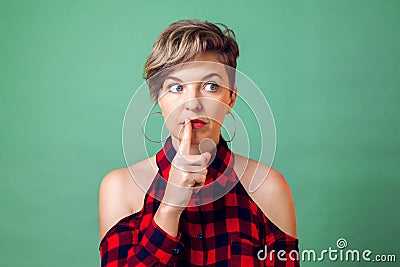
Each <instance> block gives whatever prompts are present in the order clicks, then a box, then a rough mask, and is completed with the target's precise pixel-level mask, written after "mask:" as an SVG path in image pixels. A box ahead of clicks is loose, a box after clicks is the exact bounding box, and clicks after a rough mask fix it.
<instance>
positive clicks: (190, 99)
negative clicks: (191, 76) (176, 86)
mask: <svg viewBox="0 0 400 267" xmlns="http://www.w3.org/2000/svg"><path fill="white" fill-rule="evenodd" d="M187 86H188V88H187V92H188V94H187V99H186V100H185V109H186V110H195V111H199V110H201V109H202V105H201V103H200V99H199V95H198V91H199V90H198V88H197V87H198V85H196V84H195V83H193V84H191V85H189V84H188V85H187Z"/></svg>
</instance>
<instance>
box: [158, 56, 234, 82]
mask: <svg viewBox="0 0 400 267" xmlns="http://www.w3.org/2000/svg"><path fill="white" fill-rule="evenodd" d="M170 79H172V80H180V81H182V82H196V81H204V80H208V79H214V80H215V79H217V80H218V81H220V82H227V81H228V74H227V71H226V66H225V65H224V64H222V63H218V62H210V61H192V62H187V63H181V64H179V65H176V66H174V67H172V68H171V69H170V71H168V75H166V78H165V80H170Z"/></svg>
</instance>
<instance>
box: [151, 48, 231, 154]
mask: <svg viewBox="0 0 400 267" xmlns="http://www.w3.org/2000/svg"><path fill="white" fill-rule="evenodd" d="M200 61H201V62H200ZM236 91H237V88H236V87H235V88H233V91H232V90H230V89H229V79H228V74H227V72H226V67H225V65H223V64H221V62H220V61H219V60H218V58H217V57H216V55H215V54H213V53H205V54H202V55H201V56H199V57H198V58H196V60H195V61H192V62H188V63H184V64H180V65H178V66H177V67H176V68H174V69H173V71H172V72H170V73H168V75H167V76H166V78H165V80H164V82H163V86H162V89H161V90H160V93H159V99H158V103H159V105H160V107H161V110H162V113H163V117H164V120H165V124H166V127H167V128H168V130H169V132H170V133H171V137H172V141H173V143H175V144H176V143H177V140H180V139H181V137H182V129H183V126H184V122H185V120H190V122H191V125H192V140H191V143H192V145H194V147H193V150H194V151H193V152H195V153H197V152H198V151H196V150H198V149H196V148H198V144H199V143H200V142H201V141H202V140H203V139H205V138H210V139H212V140H213V141H214V143H215V144H217V143H218V140H219V135H220V130H221V125H222V123H223V121H224V118H225V116H226V114H227V113H228V112H230V110H231V108H232V107H233V105H234V103H235V100H236Z"/></svg>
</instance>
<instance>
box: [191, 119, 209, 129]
mask: <svg viewBox="0 0 400 267" xmlns="http://www.w3.org/2000/svg"><path fill="white" fill-rule="evenodd" d="M190 123H191V124H192V129H200V128H202V127H203V126H204V125H206V124H207V123H206V122H205V121H203V120H201V119H190Z"/></svg>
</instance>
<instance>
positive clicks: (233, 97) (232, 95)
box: [227, 85, 238, 112]
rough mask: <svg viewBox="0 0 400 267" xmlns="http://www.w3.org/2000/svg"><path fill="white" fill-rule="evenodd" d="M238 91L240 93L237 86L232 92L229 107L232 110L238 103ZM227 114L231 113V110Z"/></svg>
mask: <svg viewBox="0 0 400 267" xmlns="http://www.w3.org/2000/svg"><path fill="white" fill-rule="evenodd" d="M237 91H238V87H237V85H235V86H234V87H233V90H232V91H231V92H230V94H229V95H230V102H229V107H230V109H232V108H233V105H235V102H236V96H237ZM227 112H229V110H228V111H227Z"/></svg>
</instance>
